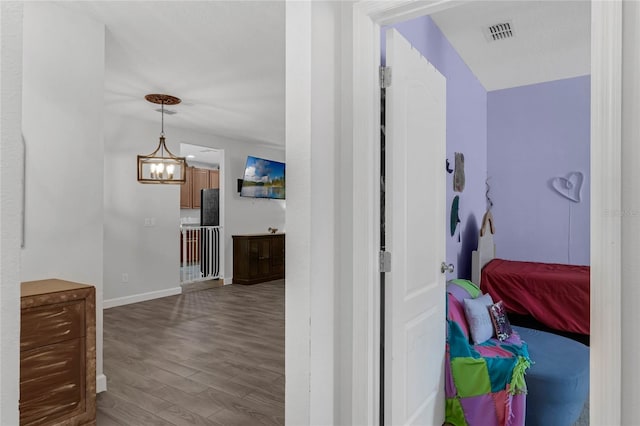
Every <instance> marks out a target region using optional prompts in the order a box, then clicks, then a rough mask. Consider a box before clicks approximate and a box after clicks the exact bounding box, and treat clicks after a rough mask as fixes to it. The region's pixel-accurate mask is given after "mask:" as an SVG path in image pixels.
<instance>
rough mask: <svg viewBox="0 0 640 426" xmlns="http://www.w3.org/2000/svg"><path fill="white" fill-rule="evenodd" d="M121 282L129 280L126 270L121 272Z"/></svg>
mask: <svg viewBox="0 0 640 426" xmlns="http://www.w3.org/2000/svg"><path fill="white" fill-rule="evenodd" d="M122 282H123V283H128V282H129V274H127V273H126V272H124V273H123V274H122Z"/></svg>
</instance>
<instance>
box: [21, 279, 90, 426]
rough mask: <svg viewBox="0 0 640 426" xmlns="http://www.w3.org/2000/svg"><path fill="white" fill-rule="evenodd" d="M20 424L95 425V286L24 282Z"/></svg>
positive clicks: (57, 282)
mask: <svg viewBox="0 0 640 426" xmlns="http://www.w3.org/2000/svg"><path fill="white" fill-rule="evenodd" d="M20 307H21V315H20V404H19V406H20V424H21V425H33V426H35V425H53V424H56V425H58V424H65V425H95V421H96V334H95V333H96V319H95V288H94V287H92V286H88V285H83V284H77V283H72V282H69V281H62V280H53V279H52V280H42V281H30V282H24V283H22V287H21V298H20Z"/></svg>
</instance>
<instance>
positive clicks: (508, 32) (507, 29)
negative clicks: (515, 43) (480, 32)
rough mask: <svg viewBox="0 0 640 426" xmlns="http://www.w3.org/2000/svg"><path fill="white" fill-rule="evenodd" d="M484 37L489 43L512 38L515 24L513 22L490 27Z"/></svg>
mask: <svg viewBox="0 0 640 426" xmlns="http://www.w3.org/2000/svg"><path fill="white" fill-rule="evenodd" d="M484 35H485V37H487V40H488V41H498V40H504V39H507V38H511V37H513V36H514V34H513V24H512V23H511V21H507V22H502V23H499V24H494V25H490V26H488V27H486V28H485V30H484Z"/></svg>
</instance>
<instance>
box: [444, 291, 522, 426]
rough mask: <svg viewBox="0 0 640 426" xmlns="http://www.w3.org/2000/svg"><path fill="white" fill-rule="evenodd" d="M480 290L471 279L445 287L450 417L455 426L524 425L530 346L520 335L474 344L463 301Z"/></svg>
mask: <svg viewBox="0 0 640 426" xmlns="http://www.w3.org/2000/svg"><path fill="white" fill-rule="evenodd" d="M479 294H480V290H479V289H478V288H477V287H476V286H475V284H473V283H472V282H470V281H463V280H454V281H451V282H449V283H448V284H447V348H446V350H447V362H446V366H445V378H446V381H445V394H446V419H445V421H446V422H447V423H449V424H451V425H453V426H524V419H525V410H526V390H527V388H526V383H525V380H524V376H525V372H526V370H527V368H528V367H529V365H530V359H529V353H528V351H527V344H526V343H525V342H523V341H522V340H520V336H518V334H517V333H515V332H514V333H513V334H512V335H511V337H509V338H508V339H506V340H504V341H502V342H501V341H499V340H498V339H496V338H491V339H489V340H488V341H486V342H484V343H481V344H478V345H473V344H471V343H470V341H469V328H468V325H467V321H466V319H465V314H464V308H463V300H464V299H465V298H474V297H477V296H478V295H479Z"/></svg>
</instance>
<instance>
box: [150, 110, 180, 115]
mask: <svg viewBox="0 0 640 426" xmlns="http://www.w3.org/2000/svg"><path fill="white" fill-rule="evenodd" d="M154 111H157V112H162V108H158V109H154ZM164 113H165V114H167V115H173V114H177V113H178V111H174V110H171V109H166V108H165V109H164Z"/></svg>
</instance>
